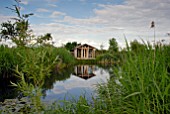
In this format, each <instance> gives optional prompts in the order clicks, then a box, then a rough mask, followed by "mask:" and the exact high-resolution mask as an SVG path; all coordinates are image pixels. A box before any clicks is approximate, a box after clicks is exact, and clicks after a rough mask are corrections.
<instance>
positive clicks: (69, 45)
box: [64, 41, 81, 51]
mask: <svg viewBox="0 0 170 114" xmlns="http://www.w3.org/2000/svg"><path fill="white" fill-rule="evenodd" d="M78 45H81V44H80V43H79V44H78V43H77V42H75V41H74V42H67V43H66V45H65V46H64V47H65V48H66V49H67V50H69V51H71V50H74V48H75V47H76V46H78Z"/></svg>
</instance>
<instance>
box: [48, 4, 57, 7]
mask: <svg viewBox="0 0 170 114" xmlns="http://www.w3.org/2000/svg"><path fill="white" fill-rule="evenodd" d="M48 6H50V7H57V5H55V4H48Z"/></svg>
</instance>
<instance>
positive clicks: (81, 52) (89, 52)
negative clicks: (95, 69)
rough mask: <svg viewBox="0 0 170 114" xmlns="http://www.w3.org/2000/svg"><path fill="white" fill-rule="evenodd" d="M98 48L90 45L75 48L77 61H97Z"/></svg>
mask: <svg viewBox="0 0 170 114" xmlns="http://www.w3.org/2000/svg"><path fill="white" fill-rule="evenodd" d="M95 51H96V48H95V47H93V46H90V45H88V44H83V45H79V46H77V47H75V48H74V57H75V58H76V59H95Z"/></svg>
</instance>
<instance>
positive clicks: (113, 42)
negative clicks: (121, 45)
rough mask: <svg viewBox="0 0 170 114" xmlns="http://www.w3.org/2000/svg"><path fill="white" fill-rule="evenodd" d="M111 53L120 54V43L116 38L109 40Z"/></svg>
mask: <svg viewBox="0 0 170 114" xmlns="http://www.w3.org/2000/svg"><path fill="white" fill-rule="evenodd" d="M109 44H110V45H109V52H111V53H113V52H118V43H117V41H116V39H115V38H112V39H110V40H109Z"/></svg>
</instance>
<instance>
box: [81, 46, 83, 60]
mask: <svg viewBox="0 0 170 114" xmlns="http://www.w3.org/2000/svg"><path fill="white" fill-rule="evenodd" d="M81 58H83V47H82V48H81Z"/></svg>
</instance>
